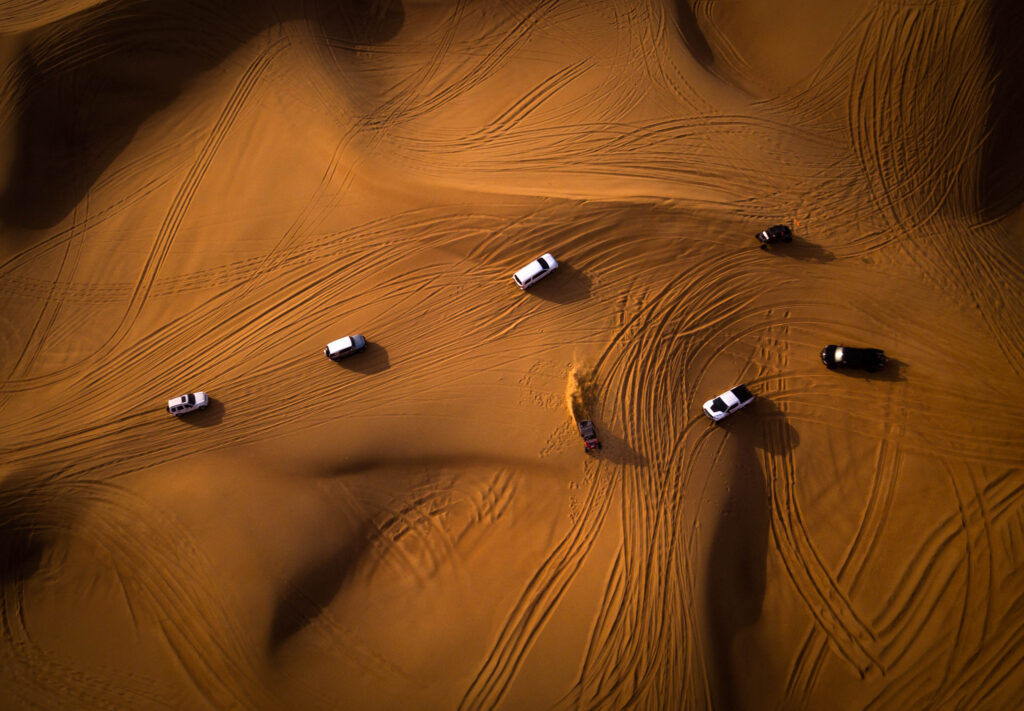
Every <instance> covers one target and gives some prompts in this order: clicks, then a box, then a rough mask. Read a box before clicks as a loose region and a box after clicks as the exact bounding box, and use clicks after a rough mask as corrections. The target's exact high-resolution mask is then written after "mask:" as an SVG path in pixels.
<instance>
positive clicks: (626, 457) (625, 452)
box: [573, 422, 647, 467]
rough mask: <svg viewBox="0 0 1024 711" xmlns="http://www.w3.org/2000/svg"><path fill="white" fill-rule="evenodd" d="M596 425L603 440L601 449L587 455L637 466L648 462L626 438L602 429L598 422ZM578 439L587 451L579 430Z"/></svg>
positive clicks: (598, 435) (598, 434)
mask: <svg viewBox="0 0 1024 711" xmlns="http://www.w3.org/2000/svg"><path fill="white" fill-rule="evenodd" d="M594 425H595V426H596V427H597V438H598V439H599V440H601V449H598V450H596V451H594V452H587V453H586V454H587V456H590V457H598V458H601V459H606V460H608V461H609V462H612V463H613V464H629V465H632V466H637V467H639V466H644V465H645V464H647V459H646V457H644V456H643V455H642V454H640V453H639V452H637V451H636V450H634V449H633V447H632V446H630V444H629V442H627V441H626V440H625V439H624V438H622V437H619V436H618V435H617V434H615V433H613V432H611V431H609V430H603V429H601V427H600V425H598V423H597V422H595V423H594ZM575 427H576V425H573V428H575ZM576 441H577V443H578V444H579V447H580V449H581V450H584V451H585V450H586V448H585V447H584V446H583V440H582V439H580V436H579V432H578V431H577V432H576Z"/></svg>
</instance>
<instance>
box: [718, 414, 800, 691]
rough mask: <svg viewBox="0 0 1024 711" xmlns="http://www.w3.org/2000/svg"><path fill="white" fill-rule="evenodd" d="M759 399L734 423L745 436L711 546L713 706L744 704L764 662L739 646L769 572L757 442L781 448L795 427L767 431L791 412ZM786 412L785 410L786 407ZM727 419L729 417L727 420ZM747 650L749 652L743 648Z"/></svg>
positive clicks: (734, 430)
mask: <svg viewBox="0 0 1024 711" xmlns="http://www.w3.org/2000/svg"><path fill="white" fill-rule="evenodd" d="M756 404H758V401H755V402H754V403H753V404H751V405H750V406H748V407H747V408H746V411H745V412H742V413H738V414H737V415H734V416H733V417H737V418H738V416H739V414H746V415H748V417H747V418H744V419H743V420H740V419H737V421H736V422H735V423H732V426H731V427H729V426H728V425H727V426H726V428H727V429H730V436H736V437H741V438H743V439H744V440H745V441H744V442H742V443H741V444H740V445H739V449H738V455H737V459H736V463H735V466H734V467H733V468H732V471H730V472H729V473H728V476H729V479H728V482H727V484H726V490H727V492H728V494H727V496H726V499H725V501H724V503H723V506H722V509H721V511H720V513H719V514H718V520H717V521H716V522H715V529H714V533H713V537H712V540H711V546H710V548H709V550H708V561H707V576H706V579H705V583H704V584H705V590H704V595H705V602H706V605H707V610H708V616H709V619H708V625H709V631H710V635H709V652H710V654H709V657H710V659H709V661H710V666H711V680H712V699H713V702H714V703H713V704H712V707H713V708H715V709H734V708H737V706H738V698H737V693H736V689H737V686H738V684H739V682H740V680H741V679H743V678H746V677H748V676H749V675H750V671H749V669H748V665H756V664H758V660H757V659H756V658H751V656H750V652H751V651H752V650H737V649H736V648H735V646H736V639H737V635H738V634H739V632H740V631H741V630H742V629H744V628H746V627H749V626H751V625H753V624H755V623H756V622H757V621H758V620H759V619H760V618H761V613H762V608H763V605H764V596H765V586H766V578H767V556H768V538H769V531H770V525H771V513H770V497H769V495H768V486H767V483H766V478H765V473H764V471H763V470H762V468H761V464H760V460H759V458H758V455H757V452H756V448H757V447H758V446H761V447H765V448H780V447H785V446H793V445H792V444H789V445H786V444H785V443H786V442H790V443H791V442H792V436H793V435H792V433H790V434H788V435H787V434H786V433H784V432H775V433H766V432H764V431H763V430H765V429H767V428H766V427H765V425H766V422H765V421H762V419H761V418H763V417H765V412H763V411H762V412H759V411H758V410H759V409H760V410H767V411H768V413H769V417H770V419H769V420H768V422H767V424H768V425H769V428H770V427H777V425H778V424H779V423H780V422H781V423H782V424H783V425H784V426H785V427H788V424H786V423H785V418H782V419H781V420H779V419H777V418H776V417H775V416H774V415H772V414H771V406H769V407H767V408H764V407H762V408H757V409H752V408H755V405H756ZM780 414H781V413H780ZM723 422H724V421H723ZM741 652H747V653H746V654H743V653H741Z"/></svg>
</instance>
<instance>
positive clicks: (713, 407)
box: [704, 385, 754, 422]
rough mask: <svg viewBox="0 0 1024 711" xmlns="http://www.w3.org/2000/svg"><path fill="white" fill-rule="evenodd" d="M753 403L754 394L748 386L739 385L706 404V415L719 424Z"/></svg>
mask: <svg viewBox="0 0 1024 711" xmlns="http://www.w3.org/2000/svg"><path fill="white" fill-rule="evenodd" d="M753 401H754V394H753V393H752V392H750V391H749V390H747V386H746V385H737V386H736V387H734V388H733V389H732V390H726V391H725V392H724V393H722V394H721V395H719V396H718V397H716V398H712V399H710V400H708V401H707V402H706V403H704V414H705V415H707V416H708V417H710V418H711V419H712V421H714V422H718V421H719V420H721V419H724V418H725V417H727V416H729V415H731V414H732V413H734V412H736V411H737V410H742V409H743V408H744V407H746V406H747V405H749V404H750V403H752V402H753Z"/></svg>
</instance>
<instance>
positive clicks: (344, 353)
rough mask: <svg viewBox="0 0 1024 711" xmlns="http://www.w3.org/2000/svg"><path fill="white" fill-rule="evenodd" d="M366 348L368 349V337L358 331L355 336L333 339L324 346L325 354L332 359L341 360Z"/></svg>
mask: <svg viewBox="0 0 1024 711" xmlns="http://www.w3.org/2000/svg"><path fill="white" fill-rule="evenodd" d="M364 350H366V339H365V338H363V337H362V336H360V335H359V334H358V333H357V334H356V335H354V336H345V337H344V338H339V339H338V340H336V341H331V342H330V343H328V344H327V346H326V347H325V348H324V355H325V356H327V357H328V358H330V359H331V360H341V359H342V358H346V357H348V356H350V355H355V354H356V353H361V352H363V351H364Z"/></svg>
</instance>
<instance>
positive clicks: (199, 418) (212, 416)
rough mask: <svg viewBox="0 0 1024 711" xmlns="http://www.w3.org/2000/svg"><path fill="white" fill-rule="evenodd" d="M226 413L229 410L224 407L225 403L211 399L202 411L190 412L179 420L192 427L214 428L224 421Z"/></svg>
mask: <svg viewBox="0 0 1024 711" xmlns="http://www.w3.org/2000/svg"><path fill="white" fill-rule="evenodd" d="M207 397H209V396H207ZM225 412H227V408H226V407H224V403H223V402H222V401H220V400H218V399H217V398H213V397H211V398H209V403H208V404H207V405H206V407H204V408H203V409H202V410H199V411H197V412H190V413H188V414H187V415H182V416H181V417H179V418H177V419H179V420H181V421H182V422H184V423H185V424H186V425H191V426H192V427H213V426H215V425H219V424H220V423H221V422H222V421H223V420H224V413H225Z"/></svg>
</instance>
